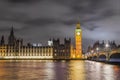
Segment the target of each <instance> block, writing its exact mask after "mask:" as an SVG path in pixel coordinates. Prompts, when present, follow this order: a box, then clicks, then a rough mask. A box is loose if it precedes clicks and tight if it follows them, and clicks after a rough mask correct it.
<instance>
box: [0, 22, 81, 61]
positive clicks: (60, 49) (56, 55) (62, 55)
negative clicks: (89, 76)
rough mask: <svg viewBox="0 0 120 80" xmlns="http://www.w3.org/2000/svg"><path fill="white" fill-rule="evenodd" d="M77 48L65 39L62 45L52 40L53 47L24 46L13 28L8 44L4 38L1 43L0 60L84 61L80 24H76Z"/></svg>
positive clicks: (57, 40)
mask: <svg viewBox="0 0 120 80" xmlns="http://www.w3.org/2000/svg"><path fill="white" fill-rule="evenodd" d="M73 34H74V38H75V47H74V46H73V45H72V44H71V39H70V38H69V39H66V38H65V39H64V43H63V44H60V39H53V40H50V43H51V45H48V46H34V45H31V44H28V45H24V44H23V39H18V38H16V37H15V35H14V29H13V27H12V28H11V31H10V35H9V36H8V41H7V44H6V43H5V40H4V36H2V37H1V41H0V59H82V29H81V26H80V23H77V24H76V28H75V31H74V33H73Z"/></svg>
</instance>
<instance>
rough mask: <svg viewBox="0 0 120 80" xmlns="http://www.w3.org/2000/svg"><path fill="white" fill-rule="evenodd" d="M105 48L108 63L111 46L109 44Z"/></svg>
mask: <svg viewBox="0 0 120 80" xmlns="http://www.w3.org/2000/svg"><path fill="white" fill-rule="evenodd" d="M105 48H106V52H107V53H106V55H107V56H106V61H109V59H110V58H109V52H110V45H109V44H108V43H106V45H105Z"/></svg>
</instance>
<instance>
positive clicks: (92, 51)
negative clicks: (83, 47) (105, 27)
mask: <svg viewBox="0 0 120 80" xmlns="http://www.w3.org/2000/svg"><path fill="white" fill-rule="evenodd" d="M93 53H94V50H91V55H92V56H91V59H92V60H93Z"/></svg>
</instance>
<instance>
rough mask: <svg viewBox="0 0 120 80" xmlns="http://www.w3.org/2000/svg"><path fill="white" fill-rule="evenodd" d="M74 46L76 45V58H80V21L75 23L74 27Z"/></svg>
mask: <svg viewBox="0 0 120 80" xmlns="http://www.w3.org/2000/svg"><path fill="white" fill-rule="evenodd" d="M75 46H76V53H75V54H76V55H75V56H76V58H79V59H81V58H82V29H81V26H80V22H78V23H77V24H76V29H75Z"/></svg>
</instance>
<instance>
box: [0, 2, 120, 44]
mask: <svg viewBox="0 0 120 80" xmlns="http://www.w3.org/2000/svg"><path fill="white" fill-rule="evenodd" d="M119 4H120V0H0V36H1V35H5V36H6V38H5V39H6V40H7V37H8V35H9V32H10V28H11V27H12V26H13V27H14V31H15V36H16V37H17V38H19V37H20V38H23V39H24V42H25V43H27V42H31V43H43V44H46V43H47V41H48V40H49V39H50V38H61V40H62V39H63V38H65V37H66V38H69V37H70V38H71V39H72V43H73V42H74V30H75V27H76V23H77V22H78V21H79V22H80V24H81V28H82V30H83V46H88V44H92V42H93V41H96V40H100V41H101V40H115V41H116V42H117V43H118V44H119V42H120V37H119V35H120V5H119ZM6 43H7V42H6Z"/></svg>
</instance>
